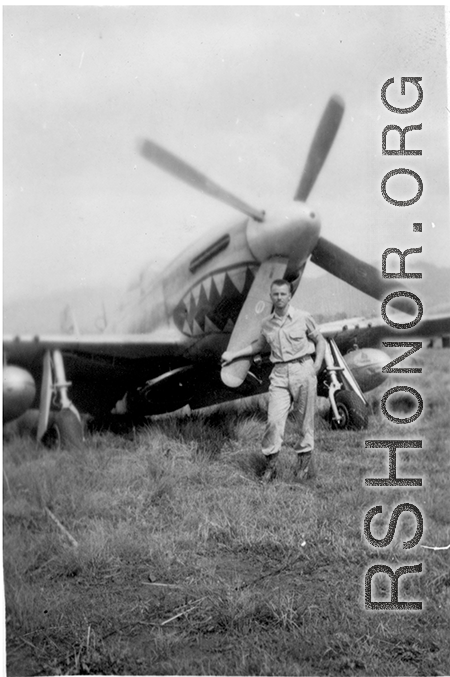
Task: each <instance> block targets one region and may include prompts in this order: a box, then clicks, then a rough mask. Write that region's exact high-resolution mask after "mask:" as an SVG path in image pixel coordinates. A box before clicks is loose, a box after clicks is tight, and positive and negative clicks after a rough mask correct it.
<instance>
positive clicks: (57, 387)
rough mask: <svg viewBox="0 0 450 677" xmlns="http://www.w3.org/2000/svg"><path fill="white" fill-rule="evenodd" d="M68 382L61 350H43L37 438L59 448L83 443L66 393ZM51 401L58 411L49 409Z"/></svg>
mask: <svg viewBox="0 0 450 677" xmlns="http://www.w3.org/2000/svg"><path fill="white" fill-rule="evenodd" d="M70 385H71V383H70V382H68V381H67V380H66V373H65V369H64V361H63V357H62V354H61V351H60V350H54V351H53V352H52V353H50V351H47V352H46V353H45V355H44V361H43V371H42V385H41V397H40V403H39V422H38V431H37V438H38V441H43V442H44V443H45V444H50V445H51V446H54V445H57V446H58V447H60V448H62V449H74V448H78V449H79V448H81V447H82V446H83V442H84V439H83V426H82V423H81V417H80V414H79V413H78V411H77V409H76V407H75V405H74V404H73V402H72V400H71V399H70V398H69V395H68V389H69V386H70ZM52 403H53V404H55V405H56V406H57V407H58V408H59V410H58V411H50V407H51V405H52Z"/></svg>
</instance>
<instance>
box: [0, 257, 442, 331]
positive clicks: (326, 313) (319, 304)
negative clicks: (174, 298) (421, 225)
mask: <svg viewBox="0 0 450 677" xmlns="http://www.w3.org/2000/svg"><path fill="white" fill-rule="evenodd" d="M407 270H408V269H407ZM417 270H420V271H421V272H422V275H423V277H422V279H421V280H412V281H408V280H406V281H405V284H404V283H403V282H402V281H401V280H399V281H398V282H399V284H398V289H403V288H405V287H408V286H409V288H410V289H411V291H412V292H413V293H415V294H416V295H417V296H418V297H419V298H420V299H421V301H422V303H423V305H424V307H425V309H426V310H428V309H430V308H432V307H434V306H439V305H445V304H446V305H448V304H449V303H450V269H449V268H438V267H437V266H433V265H430V264H423V265H422V266H421V267H419V266H417ZM121 297H122V290H118V289H115V288H113V287H106V286H105V287H97V288H94V287H93V288H84V289H78V290H71V291H56V292H54V293H52V294H49V295H47V296H45V297H33V296H30V297H29V298H27V299H22V300H19V301H15V302H14V303H9V304H7V305H5V306H4V308H3V327H4V332H5V333H7V334H11V333H12V334H17V333H22V334H23V333H26V334H28V333H44V332H45V333H61V332H68V331H69V329H70V325H71V324H73V316H74V317H75V321H76V323H77V325H78V328H79V330H80V332H85V333H93V332H99V331H101V330H102V328H103V326H104V317H105V315H106V318H107V319H108V320H109V319H111V317H112V316H113V314H114V311H115V309H116V307H117V305H118V303H119V301H120V299H121ZM296 305H298V306H299V307H301V308H303V309H304V310H308V311H309V312H310V313H311V314H312V315H313V316H314V317H315V318H316V319H317V320H318V321H319V322H326V321H330V320H335V319H343V318H345V317H355V316H364V317H374V316H376V317H377V316H378V315H379V313H380V302H379V301H375V300H374V299H372V298H370V297H369V296H367V295H366V294H363V293H362V292H359V291H358V290H356V289H354V288H353V287H351V286H350V285H348V284H347V283H346V282H342V281H341V280H338V279H337V278H336V277H334V276H333V275H330V274H329V273H324V274H322V275H320V276H318V277H316V278H311V277H304V278H303V279H302V282H301V285H300V288H299V290H298V294H297V295H296ZM68 306H70V308H71V309H72V312H71V313H69V312H68V311H67V307H68Z"/></svg>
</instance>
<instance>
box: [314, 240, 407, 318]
mask: <svg viewBox="0 0 450 677" xmlns="http://www.w3.org/2000/svg"><path fill="white" fill-rule="evenodd" d="M311 261H312V262H313V263H315V264H316V266H320V268H323V269H324V270H326V271H327V272H328V273H331V274H332V275H335V276H336V277H338V278H339V279H340V280H343V281H344V282H347V283H348V284H351V285H352V287H355V288H356V289H359V291H362V292H364V294H368V295H369V296H372V298H374V299H378V300H382V299H383V298H384V297H385V296H386V295H387V294H389V293H390V292H391V291H394V289H395V287H394V285H393V284H392V283H390V282H386V281H385V280H383V278H382V277H381V273H380V271H379V270H377V269H376V268H375V267H374V266H371V265H370V264H369V263H366V262H365V261H362V260H361V259H358V258H356V256H353V255H352V254H349V253H348V252H346V251H345V250H344V249H341V248H340V247H338V246H337V245H335V244H333V243H332V242H330V241H329V240H326V239H325V238H323V237H319V241H318V242H317V244H316V246H315V247H314V249H313V252H312V254H311ZM390 305H391V306H393V307H394V308H397V309H398V310H401V311H403V312H404V313H408V314H415V312H416V309H415V304H412V303H411V301H409V300H408V299H407V298H405V297H398V298H396V299H394V300H392V301H391V302H390ZM413 305H414V310H412V306H413Z"/></svg>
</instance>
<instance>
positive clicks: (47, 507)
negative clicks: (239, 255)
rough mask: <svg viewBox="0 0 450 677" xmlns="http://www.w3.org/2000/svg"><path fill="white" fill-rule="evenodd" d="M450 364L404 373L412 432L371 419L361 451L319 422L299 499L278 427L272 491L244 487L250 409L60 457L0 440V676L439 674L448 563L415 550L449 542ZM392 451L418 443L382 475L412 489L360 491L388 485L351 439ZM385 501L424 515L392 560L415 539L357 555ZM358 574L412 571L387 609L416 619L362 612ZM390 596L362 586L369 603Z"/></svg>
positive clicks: (426, 361) (97, 443) (374, 454)
mask: <svg viewBox="0 0 450 677" xmlns="http://www.w3.org/2000/svg"><path fill="white" fill-rule="evenodd" d="M449 355H450V351H448V350H423V351H421V357H420V359H419V358H418V359H417V360H416V362H417V363H420V364H421V365H422V367H423V374H422V375H421V376H420V377H417V380H416V381H415V383H416V384H417V385H416V387H417V389H418V390H419V392H420V393H421V395H422V397H423V399H424V413H423V414H422V416H421V417H420V418H419V419H418V420H417V421H416V422H415V423H413V424H410V425H407V426H400V425H395V424H392V423H390V422H389V421H387V420H386V418H385V417H384V416H382V414H381V413H380V411H379V410H378V409H377V407H376V404H375V403H374V406H373V412H372V414H371V416H370V423H369V429H368V430H367V431H365V432H363V433H361V432H345V433H343V432H334V431H331V430H330V429H329V428H328V426H327V425H326V424H325V422H324V421H323V420H322V419H321V418H320V417H319V416H318V417H317V425H316V430H317V454H316V468H317V477H316V478H315V479H314V480H311V481H308V482H307V483H304V484H294V483H293V482H292V470H293V466H294V461H295V458H294V454H293V451H292V448H290V445H292V443H293V442H294V439H295V430H294V427H293V424H292V422H290V423H289V425H288V435H287V444H286V448H285V449H284V450H283V452H282V455H281V459H280V464H281V474H280V477H279V478H278V479H277V480H276V481H275V482H274V483H273V484H271V485H269V486H261V485H260V484H259V483H258V473H259V472H260V471H261V462H260V456H259V443H260V440H261V436H262V431H263V427H264V417H263V416H261V413H260V412H258V411H255V412H253V413H251V412H247V413H242V412H241V413H238V412H232V411H228V412H226V413H225V414H220V413H212V414H209V415H207V416H192V417H190V418H186V419H174V418H168V419H165V420H161V421H158V422H154V423H152V424H151V425H150V426H149V427H148V428H145V429H140V430H137V431H134V432H133V433H132V434H130V435H128V436H126V437H119V436H113V435H112V434H102V435H93V436H92V437H91V438H89V440H88V445H87V448H86V449H85V450H84V451H78V452H72V453H67V452H60V451H59V452H58V451H52V450H46V449H43V448H37V447H36V446H35V445H34V444H33V442H32V441H30V440H28V441H27V440H24V439H15V440H12V441H10V442H8V443H7V444H6V445H5V448H4V474H3V482H4V484H3V497H4V508H3V510H4V540H3V548H4V580H5V595H6V638H7V666H8V675H9V676H10V677H11V676H13V675H39V674H47V675H61V674H131V675H140V674H171V675H173V674H185V675H187V674H197V675H200V674H202V675H203V674H223V675H260V674H265V675H269V674H272V675H330V674H331V675H337V674H342V675H351V674H357V675H366V674H373V675H375V674H376V675H448V674H450V642H449V641H448V639H449V627H450V567H449V559H450V550H432V549H426V548H423V547H422V546H423V545H431V546H446V545H447V544H449V543H450V501H449V491H448V486H449V447H448V440H449V437H450V416H449V399H450V397H449V391H450V363H449ZM408 379H409V380H408ZM400 382H401V383H407V384H408V385H412V384H413V381H412V379H411V377H410V376H409V375H406V376H405V377H403V379H402V381H400ZM384 391H385V389H383V390H382V392H384ZM394 404H395V407H396V410H397V411H399V412H400V411H401V410H402V408H403V409H405V410H407V409H408V407H409V403H408V401H402V400H401V398H399V399H398V401H397V402H396V403H393V406H394ZM391 409H392V407H391ZM399 415H400V414H399ZM401 415H403V416H404V415H405V414H401ZM392 437H395V438H402V437H403V438H408V439H422V440H423V449H422V450H411V451H408V450H407V451H401V452H398V457H399V463H398V465H399V466H400V468H401V473H400V474H402V475H407V476H414V475H416V476H420V477H422V478H423V480H424V484H423V487H422V488H414V489H412V488H403V489H398V488H382V489H378V488H370V489H369V488H367V487H365V486H364V483H363V480H364V478H365V477H370V476H374V475H379V476H386V475H387V452H386V451H382V450H370V451H367V450H365V448H364V440H366V439H389V438H392ZM404 502H411V503H413V504H415V505H416V506H417V507H419V508H420V510H421V511H422V514H423V516H424V527H425V528H424V534H423V537H422V539H421V541H420V543H419V545H418V546H416V547H415V548H413V549H412V550H403V549H402V542H403V541H405V540H407V539H409V538H411V537H412V535H413V534H414V532H415V528H416V527H415V525H416V522H415V518H414V517H413V516H412V514H411V513H404V514H403V516H402V517H401V518H400V520H399V523H398V526H397V530H396V533H395V538H394V540H393V542H392V544H391V545H390V546H389V547H387V548H385V549H381V550H380V549H378V548H373V547H371V546H370V545H369V544H368V542H367V540H366V539H365V537H364V534H363V520H364V515H365V514H366V512H367V511H368V510H369V509H370V508H372V507H373V506H375V505H383V514H382V516H377V518H375V519H374V521H373V525H374V526H373V532H374V533H375V534H379V535H378V536H377V537H381V536H384V534H385V532H386V529H387V524H388V522H389V517H390V514H391V512H392V509H393V508H394V507H395V506H397V505H398V504H399V503H404ZM53 517H55V518H56V519H57V520H58V521H59V524H60V525H63V526H64V527H65V529H66V530H67V532H68V534H69V535H67V534H65V533H64V531H63V530H62V529H61V528H60V526H59V525H58V524H57V523H56V522H55V521H54V519H53ZM377 525H378V526H377ZM380 525H382V526H381V527H380ZM71 539H72V540H71ZM73 539H75V541H76V542H74V540H73ZM377 562H384V563H386V564H388V565H389V566H391V567H392V568H393V569H394V570H395V569H397V568H398V567H399V566H402V565H404V564H416V563H418V562H422V563H423V572H422V574H421V575H407V576H403V577H402V578H401V579H400V596H399V598H400V600H421V601H422V602H423V610H422V611H402V612H399V611H367V610H365V609H364V590H363V583H364V573H365V571H366V570H367V569H368V567H370V566H372V565H373V564H375V563H377ZM389 587H390V586H389V579H388V578H387V577H386V576H384V575H381V576H380V575H379V576H377V577H376V578H375V579H374V582H373V589H374V596H377V599H381V598H384V599H387V598H388V591H389Z"/></svg>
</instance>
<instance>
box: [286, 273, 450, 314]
mask: <svg viewBox="0 0 450 677" xmlns="http://www.w3.org/2000/svg"><path fill="white" fill-rule="evenodd" d="M406 270H407V271H408V267H406ZM412 270H413V271H414V272H415V271H416V270H417V271H418V272H421V273H422V278H421V279H417V280H404V281H403V280H395V279H393V280H392V282H393V283H394V286H395V288H397V289H398V290H402V289H409V290H410V291H411V292H412V293H414V294H416V296H418V298H419V299H420V300H421V301H422V304H423V306H424V309H425V311H429V310H431V309H432V308H435V307H436V308H437V307H438V306H449V304H450V268H439V267H437V266H434V265H432V264H423V265H422V266H419V265H417V267H414V268H413V269H412ZM395 283H397V284H395ZM397 285H398V286H397ZM296 305H297V306H298V307H301V308H303V309H304V310H307V311H308V312H310V313H311V314H312V315H313V316H314V317H315V318H316V319H317V321H318V322H327V321H331V320H338V319H343V318H344V317H359V316H363V317H373V316H376V317H378V316H379V314H380V301H376V300H375V299H373V298H371V297H370V296H367V294H363V293H362V292H360V291H358V290H357V289H355V288H354V287H351V286H350V285H349V284H347V283H346V282H342V280H339V279H337V278H336V277H334V276H333V275H330V274H329V273H324V274H323V275H320V276H319V277H317V278H308V277H304V278H303V279H302V282H301V284H300V288H299V290H298V292H297V294H296Z"/></svg>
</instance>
